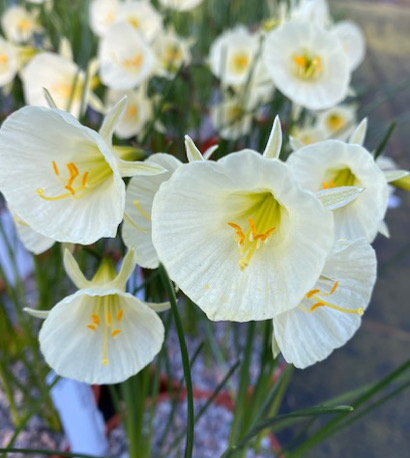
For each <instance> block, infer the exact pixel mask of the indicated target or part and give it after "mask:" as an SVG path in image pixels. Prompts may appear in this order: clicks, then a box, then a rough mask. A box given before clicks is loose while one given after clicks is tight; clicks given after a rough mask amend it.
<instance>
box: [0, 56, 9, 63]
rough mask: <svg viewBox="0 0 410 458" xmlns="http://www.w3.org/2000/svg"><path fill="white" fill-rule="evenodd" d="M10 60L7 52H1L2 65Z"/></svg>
mask: <svg viewBox="0 0 410 458" xmlns="http://www.w3.org/2000/svg"><path fill="white" fill-rule="evenodd" d="M8 61H9V56H8V55H7V54H0V65H5V64H7V62H8Z"/></svg>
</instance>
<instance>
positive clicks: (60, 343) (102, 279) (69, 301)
mask: <svg viewBox="0 0 410 458" xmlns="http://www.w3.org/2000/svg"><path fill="white" fill-rule="evenodd" d="M64 265H65V268H66V271H67V274H68V275H69V276H70V278H71V280H72V281H73V282H74V283H75V285H76V286H77V287H78V288H79V291H77V292H76V293H75V294H72V295H71V296H67V297H66V298H64V299H63V300H62V301H60V302H59V303H58V304H56V305H55V306H54V307H53V308H52V309H51V310H50V312H48V313H44V312H40V313H38V312H37V311H35V310H32V309H25V310H26V311H27V312H28V313H30V314H31V315H34V316H37V317H41V318H44V317H46V319H45V321H44V323H43V325H42V327H41V330H40V334H39V340H40V349H41V351H42V353H43V355H44V357H45V360H46V361H47V363H48V364H49V366H50V367H52V368H53V369H54V370H55V372H56V373H57V374H59V375H62V376H63V377H68V378H72V379H75V380H79V381H81V382H85V383H89V384H112V383H119V382H122V381H124V380H126V379H127V378H129V377H131V376H132V375H134V374H136V373H137V372H139V371H140V370H142V369H143V368H144V367H145V366H146V365H147V364H149V363H150V362H151V361H152V360H153V359H154V357H155V355H156V354H157V353H158V352H159V351H160V349H161V346H162V343H163V340H164V326H163V324H162V321H161V320H160V318H159V317H158V315H157V313H156V312H155V311H154V310H157V311H162V310H166V309H167V308H169V305H168V304H167V303H163V304H149V303H145V302H142V301H140V300H139V299H137V298H136V297H134V296H133V295H132V294H130V293H126V292H125V284H126V282H127V280H128V278H129V276H130V275H131V273H132V272H133V270H134V268H135V258H134V255H133V252H132V251H131V252H128V253H127V255H126V256H125V258H124V261H123V264H122V267H121V270H120V272H119V273H118V275H117V274H116V272H115V267H114V265H113V263H112V261H110V260H108V259H105V260H103V261H102V263H101V265H100V267H99V269H98V271H97V273H96V274H95V276H94V278H93V279H92V280H91V281H89V280H87V279H86V278H85V277H84V275H83V274H82V273H81V271H80V268H79V266H78V264H77V263H76V261H75V259H74V258H73V256H72V255H71V254H70V252H69V251H68V250H66V251H65V253H64Z"/></svg>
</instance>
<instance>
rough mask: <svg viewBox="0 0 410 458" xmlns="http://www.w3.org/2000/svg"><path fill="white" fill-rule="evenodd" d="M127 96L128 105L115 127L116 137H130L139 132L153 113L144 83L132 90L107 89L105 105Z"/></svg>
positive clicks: (112, 103)
mask: <svg viewBox="0 0 410 458" xmlns="http://www.w3.org/2000/svg"><path fill="white" fill-rule="evenodd" d="M124 96H127V100H128V105H127V109H126V110H125V113H124V116H123V117H122V119H121V120H120V121H119V122H118V124H117V125H116V127H115V131H114V132H115V135H117V137H118V138H131V137H134V136H135V135H138V134H140V133H141V132H142V131H143V129H144V127H145V125H146V124H147V123H148V121H150V120H151V118H152V114H153V105H152V100H151V99H150V98H148V96H147V89H146V87H144V85H142V86H140V87H139V88H138V89H136V90H133V91H115V90H113V89H109V90H108V91H107V99H106V101H107V105H108V106H109V107H112V106H114V105H115V104H116V103H117V102H118V101H119V100H120V99H122V98H123V97H124Z"/></svg>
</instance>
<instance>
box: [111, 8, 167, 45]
mask: <svg viewBox="0 0 410 458" xmlns="http://www.w3.org/2000/svg"><path fill="white" fill-rule="evenodd" d="M116 22H122V23H123V22H127V23H128V24H129V25H131V26H132V27H133V28H134V29H135V30H137V31H138V32H139V33H140V34H141V36H142V37H143V38H144V40H145V41H146V42H147V43H149V42H151V41H152V40H153V39H154V38H155V37H156V36H158V34H159V33H160V32H161V31H162V17H161V15H160V14H159V13H158V11H157V10H156V9H155V8H154V7H153V6H152V5H151V3H150V2H147V1H143V0H142V1H141V0H138V1H131V0H127V1H125V2H121V3H120V6H119V8H118V11H117V18H116Z"/></svg>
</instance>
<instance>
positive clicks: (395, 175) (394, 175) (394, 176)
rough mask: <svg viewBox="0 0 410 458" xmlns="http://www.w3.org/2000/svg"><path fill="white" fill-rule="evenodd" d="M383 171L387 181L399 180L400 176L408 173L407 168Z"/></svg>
mask: <svg viewBox="0 0 410 458" xmlns="http://www.w3.org/2000/svg"><path fill="white" fill-rule="evenodd" d="M383 173H384V176H385V178H386V181H387V183H392V182H393V181H396V180H400V178H404V177H406V176H407V175H408V174H409V172H408V171H407V170H386V171H384V172H383Z"/></svg>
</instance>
